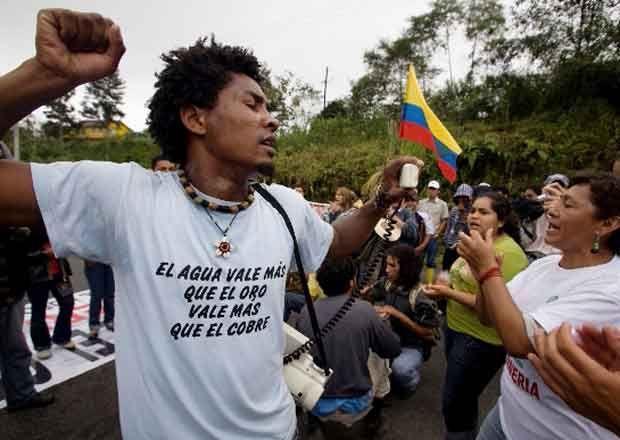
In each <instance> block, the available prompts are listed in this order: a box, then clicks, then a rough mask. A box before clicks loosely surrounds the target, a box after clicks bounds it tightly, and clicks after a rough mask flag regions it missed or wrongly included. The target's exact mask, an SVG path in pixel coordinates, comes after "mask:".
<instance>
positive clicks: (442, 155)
mask: <svg viewBox="0 0 620 440" xmlns="http://www.w3.org/2000/svg"><path fill="white" fill-rule="evenodd" d="M399 136H400V138H401V139H407V140H410V141H412V142H417V143H419V144H422V145H423V146H424V147H425V148H427V149H429V150H430V151H432V152H433V153H434V154H435V158H436V160H437V166H438V167H439V169H440V170H441V174H443V176H444V177H445V178H446V179H447V180H449V181H450V182H452V183H453V182H454V181H455V180H456V158H457V157H458V155H459V154H461V151H462V150H461V147H459V144H457V142H456V141H455V140H454V138H453V137H452V135H451V134H450V132H449V131H448V130H447V129H446V127H444V125H443V124H442V123H441V121H440V120H439V118H438V117H437V116H435V113H433V111H432V110H431V109H430V107H429V106H428V104H427V103H426V101H425V100H424V96H422V91H421V90H420V86H419V85H418V80H417V78H416V76H415V71H414V70H413V66H411V65H410V66H409V72H408V73H407V89H406V90H405V101H404V103H403V109H402V113H401V117H400V130H399Z"/></svg>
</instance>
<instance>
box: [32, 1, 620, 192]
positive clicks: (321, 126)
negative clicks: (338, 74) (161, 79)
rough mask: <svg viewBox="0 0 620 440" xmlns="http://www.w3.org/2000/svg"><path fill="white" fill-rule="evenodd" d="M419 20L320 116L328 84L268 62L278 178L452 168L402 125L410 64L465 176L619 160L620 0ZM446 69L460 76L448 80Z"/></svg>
mask: <svg viewBox="0 0 620 440" xmlns="http://www.w3.org/2000/svg"><path fill="white" fill-rule="evenodd" d="M508 12H509V13H508ZM406 25H407V28H406V29H405V30H404V31H403V33H402V35H400V36H399V37H397V38H396V39H394V40H393V41H387V40H381V41H380V42H378V45H377V47H376V48H374V49H372V50H369V51H367V52H366V54H365V55H364V61H365V63H366V66H367V71H366V73H365V74H364V75H362V76H361V77H360V78H359V79H358V80H357V81H355V82H354V83H353V84H352V86H351V92H350V94H349V95H348V96H346V97H345V98H342V99H338V100H336V101H332V102H331V103H330V104H329V105H327V107H326V108H325V109H324V110H323V112H321V113H320V114H319V115H317V116H315V117H311V115H310V114H309V113H308V110H307V109H308V108H311V107H312V106H313V105H315V104H316V101H317V98H318V94H317V92H316V90H314V89H312V88H311V87H310V86H308V85H307V84H304V83H303V82H301V81H299V80H297V79H296V78H295V77H294V76H293V75H292V74H291V73H290V72H287V73H285V74H284V75H282V76H276V77H275V78H271V77H270V72H269V71H268V70H267V69H265V71H264V73H265V75H266V76H267V77H268V78H269V80H268V82H267V84H266V87H265V90H266V93H267V95H268V96H269V98H270V100H271V101H272V103H273V111H274V113H275V114H276V115H277V116H278V117H279V118H281V119H282V121H283V122H284V124H283V129H282V130H281V131H282V132H281V135H280V139H279V141H278V149H279V153H278V156H277V159H276V162H277V163H276V166H277V175H276V177H275V179H276V180H277V181H280V182H282V183H284V184H286V185H294V184H302V185H303V186H304V187H305V188H306V193H307V196H308V198H309V199H312V200H317V201H326V200H329V198H330V197H331V196H332V195H333V193H334V191H335V189H336V187H338V186H341V185H345V186H349V187H350V188H352V189H353V190H355V191H357V192H358V193H359V192H363V190H362V187H363V184H364V182H366V181H367V179H368V178H369V177H370V176H371V175H373V173H375V172H376V171H377V170H378V169H379V168H380V167H381V165H383V164H384V163H385V162H386V161H387V160H388V159H389V158H391V157H393V156H394V155H397V154H414V155H417V156H419V157H421V158H422V159H423V160H424V161H425V162H426V163H427V166H426V167H425V169H424V172H423V175H422V181H423V182H425V181H426V180H428V179H430V178H440V177H441V176H440V175H439V172H438V170H437V167H436V166H435V164H434V159H433V157H432V156H431V155H430V153H429V152H428V151H426V150H424V149H422V148H421V147H420V146H417V145H415V144H413V143H410V142H406V141H401V140H399V139H398V138H397V136H396V132H397V128H398V118H399V111H400V110H399V109H400V102H401V96H402V91H403V88H404V80H405V74H406V68H407V65H408V64H409V63H413V64H414V66H415V67H416V71H417V74H418V77H419V79H420V82H421V86H422V88H423V89H424V92H425V95H426V97H427V101H428V102H429V104H430V106H431V107H432V108H433V109H434V111H435V113H436V114H437V115H438V116H439V117H440V119H442V120H443V121H444V123H445V124H446V126H447V127H448V128H449V129H450V131H451V132H452V134H453V136H454V137H455V138H456V139H457V141H458V142H459V144H460V145H461V147H462V149H463V154H462V155H461V156H460V157H459V161H458V168H459V178H458V182H457V184H458V183H460V182H463V181H465V182H469V183H473V184H475V183H479V182H480V181H487V182H489V183H492V184H496V185H504V186H507V187H509V188H510V189H511V190H513V191H517V190H520V189H522V188H523V187H524V186H525V185H527V184H531V183H540V182H541V180H542V179H543V177H544V176H545V175H546V174H548V173H551V172H563V173H567V174H571V173H572V172H574V171H576V170H581V169H584V168H594V169H605V170H608V169H609V168H610V166H611V163H612V161H613V159H614V158H615V157H617V155H618V154H620V1H618V0H545V1H538V0H515V2H514V6H513V8H512V10H510V11H506V10H505V9H504V8H503V7H502V3H501V2H500V1H499V0H467V1H459V0H434V1H432V2H431V9H430V11H429V12H427V13H425V14H421V15H417V16H413V17H410V18H409V19H407V21H406ZM458 33H460V34H461V35H463V36H464V38H465V39H466V40H467V42H468V44H469V45H470V46H469V50H468V54H469V61H470V65H469V66H468V72H467V74H466V76H465V78H463V79H461V80H456V79H454V78H453V75H452V64H451V63H452V60H451V52H450V47H451V41H452V40H453V39H454V38H455V35H456V34H458ZM437 51H443V52H442V53H443V54H444V55H447V64H446V65H443V66H440V65H436V64H433V62H432V60H433V55H434V54H435V53H437ZM441 71H447V72H448V73H449V75H448V78H449V79H448V81H447V82H446V83H445V84H443V86H441V87H436V86H437V85H436V84H434V83H433V81H434V80H435V79H436V78H437V75H438V74H439V73H440V72H441ZM433 85H435V87H433ZM58 104H59V107H58V108H59V111H58V113H60V114H62V110H63V109H64V108H63V107H62V106H61V105H60V104H62V102H60V103H58ZM56 119H57V120H58V121H59V122H60V121H61V119H62V118H61V117H60V116H59V117H57V118H56ZM60 123H65V124H67V125H69V122H60ZM23 133H24V136H23V140H22V145H23V148H22V151H23V158H24V159H26V160H35V161H43V162H47V161H52V160H78V159H94V160H113V161H127V160H133V161H137V162H139V163H142V164H143V165H147V164H148V163H149V161H150V159H151V157H152V156H154V155H155V154H156V153H157V151H158V149H157V147H156V146H155V145H153V143H152V141H151V140H150V139H149V138H148V137H142V136H133V137H129V138H126V139H125V140H123V141H102V142H94V141H91V142H84V141H77V140H64V142H63V141H61V140H60V139H62V136H56V138H57V139H56V138H52V137H37V138H35V137H33V135H32V130H31V129H28V128H26V129H24V130H23ZM48 134H49V133H48Z"/></svg>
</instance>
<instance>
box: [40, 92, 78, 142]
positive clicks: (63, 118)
mask: <svg viewBox="0 0 620 440" xmlns="http://www.w3.org/2000/svg"><path fill="white" fill-rule="evenodd" d="M74 95H75V89H74V90H71V91H70V92H69V93H67V94H66V95H64V96H61V97H60V98H58V99H55V100H53V101H52V102H50V103H49V104H47V105H46V106H45V108H44V110H43V113H44V114H45V117H46V118H47V121H46V122H45V123H44V124H43V126H42V128H43V132H44V133H45V135H46V136H51V137H56V138H60V139H62V138H63V135H64V134H65V133H66V132H67V131H68V130H70V129H72V128H73V127H75V116H74V112H75V107H73V105H72V104H71V99H72V98H73V96H74Z"/></svg>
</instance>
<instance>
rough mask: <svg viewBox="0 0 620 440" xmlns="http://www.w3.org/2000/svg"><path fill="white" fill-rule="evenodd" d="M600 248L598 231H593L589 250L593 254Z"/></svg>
mask: <svg viewBox="0 0 620 440" xmlns="http://www.w3.org/2000/svg"><path fill="white" fill-rule="evenodd" d="M600 250H601V237H600V235H599V233H598V232H595V233H594V241H593V242H592V249H590V252H592V253H593V254H598V252H599V251H600Z"/></svg>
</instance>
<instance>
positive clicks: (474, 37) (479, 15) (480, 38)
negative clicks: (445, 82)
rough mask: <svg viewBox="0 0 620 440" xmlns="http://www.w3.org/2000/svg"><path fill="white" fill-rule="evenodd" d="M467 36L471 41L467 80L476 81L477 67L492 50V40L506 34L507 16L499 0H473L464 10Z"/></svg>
mask: <svg viewBox="0 0 620 440" xmlns="http://www.w3.org/2000/svg"><path fill="white" fill-rule="evenodd" d="M464 19H465V36H466V37H467V39H468V40H469V41H470V42H471V45H472V46H471V51H470V53H469V59H470V63H471V64H470V67H469V72H467V80H468V81H469V82H474V80H475V75H476V68H477V67H478V66H479V65H480V64H482V63H483V62H484V61H483V59H484V55H485V54H487V53H488V52H489V51H490V44H491V42H492V41H494V40H497V39H498V38H500V37H502V36H503V35H504V32H505V30H506V18H505V16H504V11H503V7H502V4H501V3H500V2H499V1H498V0H471V1H470V2H468V3H466V9H465V11H464Z"/></svg>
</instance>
